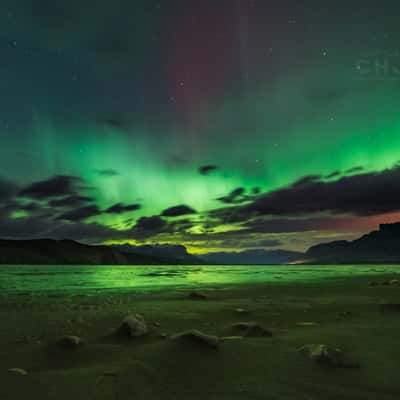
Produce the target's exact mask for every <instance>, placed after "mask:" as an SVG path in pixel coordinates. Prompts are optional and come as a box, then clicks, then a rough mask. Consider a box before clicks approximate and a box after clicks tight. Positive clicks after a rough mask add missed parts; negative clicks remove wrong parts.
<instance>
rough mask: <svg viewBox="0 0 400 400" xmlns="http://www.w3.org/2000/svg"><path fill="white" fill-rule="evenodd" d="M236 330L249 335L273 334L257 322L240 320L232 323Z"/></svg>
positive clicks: (241, 334)
mask: <svg viewBox="0 0 400 400" xmlns="http://www.w3.org/2000/svg"><path fill="white" fill-rule="evenodd" d="M232 329H233V331H234V332H238V333H240V336H247V337H260V336H272V333H271V332H270V331H268V330H267V329H265V328H263V327H262V326H261V325H260V324H258V323H257V322H238V323H237V324H233V325H232Z"/></svg>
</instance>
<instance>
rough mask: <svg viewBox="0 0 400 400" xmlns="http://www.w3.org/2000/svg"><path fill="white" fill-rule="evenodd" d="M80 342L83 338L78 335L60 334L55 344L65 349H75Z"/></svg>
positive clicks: (79, 345) (80, 344)
mask: <svg viewBox="0 0 400 400" xmlns="http://www.w3.org/2000/svg"><path fill="white" fill-rule="evenodd" d="M82 344H83V340H82V339H81V338H80V337H79V336H62V337H60V338H59V339H58V340H57V345H58V346H59V347H61V348H63V349H65V350H75V349H77V348H79V347H81V346H82Z"/></svg>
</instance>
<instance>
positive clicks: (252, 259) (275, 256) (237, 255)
mask: <svg viewBox="0 0 400 400" xmlns="http://www.w3.org/2000/svg"><path fill="white" fill-rule="evenodd" d="M303 257H304V253H299V252H296V251H288V250H264V249H251V250H244V251H239V252H219V253H208V254H203V255H202V256H201V258H202V259H203V260H205V261H206V262H208V263H210V264H220V265H245V264H248V265H278V264H289V263H292V262H295V261H297V260H298V259H301V258H303Z"/></svg>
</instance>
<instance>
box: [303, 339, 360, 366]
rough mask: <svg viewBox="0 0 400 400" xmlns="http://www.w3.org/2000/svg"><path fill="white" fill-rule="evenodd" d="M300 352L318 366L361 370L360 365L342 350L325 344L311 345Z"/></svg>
mask: <svg viewBox="0 0 400 400" xmlns="http://www.w3.org/2000/svg"><path fill="white" fill-rule="evenodd" d="M299 352H300V353H302V354H304V355H306V356H307V357H309V359H310V360H311V361H314V362H316V363H318V364H323V365H328V366H332V367H341V368H359V367H360V364H359V363H358V362H356V361H354V360H352V359H351V358H349V357H348V356H347V355H345V354H344V353H343V351H342V350H340V349H337V348H334V347H330V346H327V345H325V344H309V345H306V346H304V347H302V348H300V349H299Z"/></svg>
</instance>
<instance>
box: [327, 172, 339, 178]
mask: <svg viewBox="0 0 400 400" xmlns="http://www.w3.org/2000/svg"><path fill="white" fill-rule="evenodd" d="M340 175H341V172H340V171H334V172H332V173H330V174H329V175H326V176H325V177H324V178H325V179H333V178H338V177H339V176H340Z"/></svg>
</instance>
